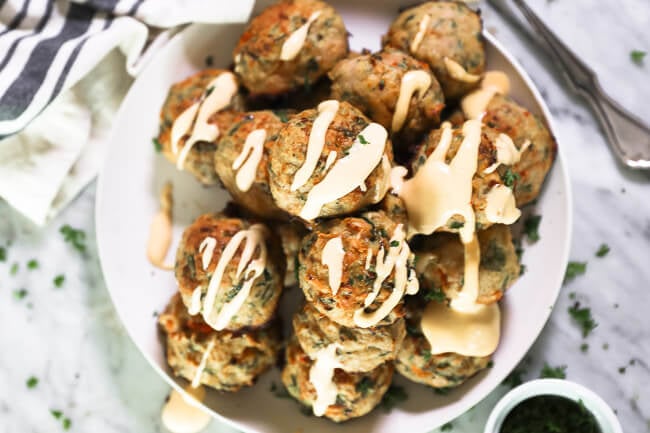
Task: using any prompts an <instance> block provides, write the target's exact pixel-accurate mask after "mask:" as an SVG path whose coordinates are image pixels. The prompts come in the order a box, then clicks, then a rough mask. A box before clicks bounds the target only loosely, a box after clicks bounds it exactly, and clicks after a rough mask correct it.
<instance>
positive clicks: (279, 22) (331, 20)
mask: <svg viewBox="0 0 650 433" xmlns="http://www.w3.org/2000/svg"><path fill="white" fill-rule="evenodd" d="M304 25H308V27H307V30H308V31H307V35H306V38H305V39H304V44H301V43H300V42H301V41H300V40H299V39H298V40H296V38H297V37H298V36H299V34H296V32H297V31H298V30H299V29H300V28H301V27H302V26H304ZM285 44H286V45H285ZM292 46H293V47H292ZM291 48H293V50H292V49H291ZM347 54H348V34H347V30H346V29H345V25H344V24H343V19H342V18H341V16H340V15H339V14H338V13H337V12H336V11H335V10H334V8H332V7H331V6H329V5H328V4H327V3H325V2H322V1H320V0H283V1H280V2H278V3H275V4H273V5H271V6H269V7H268V8H266V9H264V10H263V11H262V13H260V14H259V15H258V16H257V17H255V18H253V19H252V20H251V22H250V23H249V24H248V27H247V28H246V30H245V31H244V33H243V34H242V35H241V37H240V39H239V43H238V44H237V46H236V47H235V50H234V52H233V58H234V62H235V73H236V74H238V75H239V77H240V79H241V81H242V83H243V84H244V86H246V88H248V90H249V91H250V93H251V94H253V95H279V94H282V93H285V92H289V91H291V90H295V89H297V88H299V87H307V86H310V85H312V84H314V83H316V81H318V79H319V78H321V77H322V76H324V75H325V74H326V73H327V71H329V70H330V69H331V68H332V67H333V66H334V65H335V64H336V62H337V61H338V60H340V59H342V58H344V57H345V56H346V55H347Z"/></svg>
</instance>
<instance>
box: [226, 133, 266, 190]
mask: <svg viewBox="0 0 650 433" xmlns="http://www.w3.org/2000/svg"><path fill="white" fill-rule="evenodd" d="M265 140H266V130H265V129H256V130H254V131H252V132H251V133H250V134H248V135H247V136H246V141H245V142H244V147H243V148H242V150H241V153H240V154H239V155H238V156H237V159H235V161H233V163H232V168H233V170H237V175H236V176H235V183H236V184H237V188H238V189H239V190H240V191H243V192H246V191H248V190H249V189H250V187H251V185H252V184H253V181H255V176H256V175H257V167H258V166H259V165H260V161H261V160H262V155H263V153H264V141H265Z"/></svg>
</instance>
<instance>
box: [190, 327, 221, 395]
mask: <svg viewBox="0 0 650 433" xmlns="http://www.w3.org/2000/svg"><path fill="white" fill-rule="evenodd" d="M216 342H217V338H216V337H212V339H211V340H210V342H209V343H208V347H206V348H205V352H203V356H201V362H199V365H198V367H196V372H195V373H194V378H193V379H192V388H196V387H198V386H199V385H201V376H203V372H204V371H205V367H206V365H208V359H210V354H211V353H212V350H214V345H215V343H216Z"/></svg>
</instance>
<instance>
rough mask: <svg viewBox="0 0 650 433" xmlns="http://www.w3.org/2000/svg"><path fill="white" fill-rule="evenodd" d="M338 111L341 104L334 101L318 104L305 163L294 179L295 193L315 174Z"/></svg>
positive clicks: (292, 189) (292, 188)
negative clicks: (328, 131)
mask: <svg viewBox="0 0 650 433" xmlns="http://www.w3.org/2000/svg"><path fill="white" fill-rule="evenodd" d="M338 110H339V102H338V101H335V100H333V99H330V100H327V101H323V102H321V103H320V104H318V116H317V117H316V119H315V120H314V124H313V126H312V128H311V133H310V134H309V141H308V143H307V154H306V155H305V162H303V163H302V165H301V166H300V168H299V169H298V171H296V174H295V176H294V177H293V182H292V184H291V191H295V190H297V189H298V188H300V187H301V186H303V185H304V184H306V183H307V181H308V180H309V178H310V177H311V175H312V174H313V173H314V169H315V168H316V164H317V163H318V159H319V158H320V154H321V152H322V151H323V146H324V145H325V134H326V133H327V128H329V126H330V123H332V121H333V120H334V116H336V112H337V111H338Z"/></svg>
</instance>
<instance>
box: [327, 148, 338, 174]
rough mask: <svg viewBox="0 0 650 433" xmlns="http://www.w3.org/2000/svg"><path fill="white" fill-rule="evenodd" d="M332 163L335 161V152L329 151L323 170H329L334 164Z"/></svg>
mask: <svg viewBox="0 0 650 433" xmlns="http://www.w3.org/2000/svg"><path fill="white" fill-rule="evenodd" d="M334 161H336V151H335V150H330V153H328V154H327V160H326V161H325V170H326V171H327V170H329V168H330V167H331V166H332V164H334Z"/></svg>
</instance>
